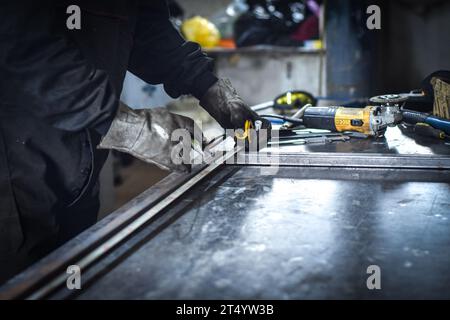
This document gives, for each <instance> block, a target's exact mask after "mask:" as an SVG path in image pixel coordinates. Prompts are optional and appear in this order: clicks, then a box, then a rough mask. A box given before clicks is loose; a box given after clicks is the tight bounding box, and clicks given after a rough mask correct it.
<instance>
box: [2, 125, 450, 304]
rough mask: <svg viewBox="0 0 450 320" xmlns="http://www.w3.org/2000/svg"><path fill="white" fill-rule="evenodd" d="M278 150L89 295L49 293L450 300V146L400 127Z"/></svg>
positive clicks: (232, 175)
mask: <svg viewBox="0 0 450 320" xmlns="http://www.w3.org/2000/svg"><path fill="white" fill-rule="evenodd" d="M294 148H299V149H294ZM278 151H280V152H281V154H283V153H285V155H281V156H280V155H278V157H277V161H279V165H280V166H279V168H278V169H277V170H276V172H273V173H272V174H269V175H267V174H264V173H265V171H264V170H262V169H263V168H266V167H264V165H263V164H262V163H261V162H259V161H258V160H257V161H253V162H251V163H246V164H242V165H239V164H237V165H223V166H220V167H219V168H218V169H217V170H215V171H214V172H212V173H211V174H210V175H209V176H208V177H207V178H205V179H203V180H201V181H200V182H199V183H198V184H196V185H195V186H193V187H192V188H190V189H189V190H188V191H187V192H186V193H184V194H183V195H182V196H181V197H180V198H179V199H177V201H175V202H173V203H172V204H171V205H170V206H168V207H166V208H164V209H163V210H161V212H160V213H159V214H158V215H156V216H155V217H154V218H152V219H151V221H149V223H147V224H146V225H145V226H144V227H143V228H141V229H139V230H138V232H135V233H133V235H132V236H130V237H129V238H127V239H126V241H124V242H123V243H121V244H120V245H119V246H117V247H116V248H114V249H113V250H111V251H109V252H108V253H107V254H105V256H103V257H102V259H100V260H99V261H98V262H97V263H96V264H94V265H92V266H90V267H89V268H88V269H87V270H83V273H82V277H83V278H82V281H83V289H82V290H79V291H69V290H67V289H65V288H64V287H63V288H61V289H59V290H57V291H55V292H53V293H52V294H51V295H49V296H48V297H50V298H67V297H71V298H78V299H158V298H164V299H178V298H180V299H222V298H226V299H246V298H249V299H253V298H256V299H310V298H447V299H448V298H450V271H449V270H448V267H449V266H450V220H449V218H450V170H449V168H450V147H449V146H448V145H446V144H445V143H444V142H440V141H437V142H436V141H434V140H431V139H426V138H423V139H420V140H414V139H412V138H410V137H408V136H407V135H405V134H404V132H403V133H402V131H401V130H400V129H399V128H390V129H389V130H388V133H387V135H386V138H385V139H378V140H375V141H374V140H352V141H350V142H342V143H333V144H327V145H314V146H313V145H310V146H295V147H291V148H282V149H280V150H278ZM305 151H308V152H309V153H306V154H305V153H302V152H305ZM314 151H315V152H318V153H312V152H314ZM367 153H369V154H367ZM327 161H329V162H327ZM193 175H194V176H195V173H193ZM189 178H190V177H188V176H180V175H171V176H169V177H168V180H167V179H166V180H165V181H163V182H162V183H161V184H159V185H157V186H155V187H153V188H150V189H149V190H147V191H146V192H145V193H144V194H143V195H141V196H139V197H137V198H136V199H135V200H134V201H133V203H132V204H130V205H129V206H126V207H125V208H122V209H120V210H118V212H116V213H114V214H113V215H112V216H110V217H108V218H106V219H105V220H104V221H102V222H100V223H99V224H98V225H97V226H94V227H93V228H91V229H90V230H88V231H86V232H85V233H83V234H82V235H80V236H79V237H77V238H76V239H75V240H73V241H71V242H69V243H68V244H66V245H65V246H64V247H63V248H60V249H59V250H57V251H56V252H54V253H53V254H51V255H50V256H49V257H47V258H45V259H43V260H42V261H41V262H39V263H38V264H37V265H36V266H34V267H32V268H30V269H29V270H27V271H26V272H25V273H24V274H22V275H20V276H18V277H17V278H16V279H14V280H13V281H11V282H10V283H9V284H8V285H7V286H6V291H5V292H8V290H9V292H14V291H15V289H16V288H17V287H19V288H20V286H24V284H26V283H27V281H28V283H29V282H30V281H32V280H31V279H33V278H32V275H33V271H34V272H35V274H36V273H40V274H42V273H44V274H45V270H48V269H49V268H50V267H52V268H54V267H55V266H56V265H57V264H58V263H60V262H61V261H63V262H64V261H67V262H71V261H72V262H73V259H71V258H70V252H73V251H74V250H75V251H76V249H77V248H78V247H79V246H82V247H83V246H84V247H85V248H84V249H86V250H88V249H89V246H93V245H94V244H95V241H97V240H98V239H99V238H100V237H101V236H102V237H103V236H104V234H105V233H102V232H103V231H104V230H105V229H111V228H110V227H108V226H109V225H110V224H111V223H114V221H117V220H118V219H124V218H123V217H124V215H126V213H127V212H128V211H131V210H135V209H136V208H137V207H139V210H146V209H147V208H148V207H149V206H151V205H153V202H155V201H159V198H157V197H156V196H155V194H163V193H162V190H166V191H167V190H169V189H171V188H169V186H171V185H174V184H176V181H178V183H181V182H182V181H180V180H183V179H184V180H183V181H186V180H188V179H189ZM172 189H173V188H172ZM169 191H170V190H169ZM152 197H153V198H152ZM150 198H152V199H151V201H150V200H149V199H150ZM144 202H146V203H145V204H143V203H144ZM92 239H95V241H94V240H92ZM86 243H88V244H89V245H88V244H86ZM79 253H80V252H78V253H77V254H79ZM67 255H69V256H67ZM58 259H59V260H58ZM57 262H58V263H57ZM61 263H62V262H61ZM371 265H376V266H379V267H380V270H381V290H369V289H368V288H367V285H366V280H367V278H368V277H369V274H367V268H368V267H369V266H371ZM49 266H50V267H49ZM63 267H64V266H63ZM33 269H34V270H33ZM0 291H1V290H0ZM19 291H20V290H19ZM19 291H17V290H16V292H19Z"/></svg>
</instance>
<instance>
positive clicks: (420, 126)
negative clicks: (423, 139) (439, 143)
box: [414, 122, 445, 139]
mask: <svg viewBox="0 0 450 320" xmlns="http://www.w3.org/2000/svg"><path fill="white" fill-rule="evenodd" d="M414 132H415V133H417V134H419V135H421V136H427V137H433V138H437V139H445V133H444V131H441V130H438V129H435V128H433V127H432V126H430V125H429V124H426V123H422V122H419V123H417V124H416V125H415V126H414Z"/></svg>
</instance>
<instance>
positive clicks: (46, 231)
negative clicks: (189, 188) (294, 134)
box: [0, 0, 258, 283]
mask: <svg viewBox="0 0 450 320" xmlns="http://www.w3.org/2000/svg"><path fill="white" fill-rule="evenodd" d="M74 4H75V5H78V6H79V7H80V8H81V29H79V30H78V29H74V30H69V29H68V28H67V25H66V20H67V18H68V17H69V14H67V13H66V10H67V7H68V6H69V5H74ZM127 70H129V71H130V72H132V73H134V74H135V75H136V76H138V77H139V78H141V79H143V80H144V81H146V82H148V83H151V84H159V83H162V84H164V88H165V90H166V92H167V93H168V94H169V95H170V96H171V97H173V98H176V97H179V96H180V95H183V94H192V95H193V96H195V97H196V98H198V99H199V100H200V104H201V105H202V107H203V108H205V109H206V110H207V111H208V112H209V113H210V114H211V115H212V116H213V117H214V118H215V119H216V120H217V121H218V122H219V124H221V125H222V127H224V128H234V129H235V128H242V127H243V126H244V123H245V120H247V119H248V120H253V121H254V120H256V119H258V116H257V115H256V114H255V113H254V112H253V111H251V109H250V108H248V106H246V105H245V104H244V103H243V102H242V100H241V99H240V98H239V96H237V94H236V92H235V90H234V89H233V88H232V87H231V85H230V83H229V82H227V81H225V80H222V79H217V78H216V77H215V76H214V75H213V73H212V72H211V61H210V59H209V58H208V57H206V55H205V54H204V53H203V52H202V51H201V48H200V47H199V46H198V45H197V44H195V43H192V42H186V41H185V40H184V39H183V38H182V37H181V36H180V34H179V33H178V32H177V31H176V30H175V29H174V27H173V26H172V24H171V22H170V21H169V12H168V9H167V4H166V3H165V1H163V0H148V1H138V0H135V1H128V0H127V1H114V0H108V1H106V0H105V1H98V0H97V1H95V0H91V1H87V0H86V1H70V2H67V3H65V2H64V1H20V0H14V1H10V0H7V1H2V2H1V3H0V76H1V78H0V283H1V282H3V281H5V280H6V279H8V278H9V277H11V276H12V275H14V274H15V273H17V272H18V271H20V270H22V269H23V268H25V267H26V266H27V265H29V264H30V263H32V262H34V261H36V260H37V259H39V258H40V257H42V256H43V255H45V254H46V253H48V252H49V251H50V250H52V249H54V248H55V247H56V246H58V245H60V244H61V243H63V242H64V241H66V240H68V239H70V238H71V237H73V236H74V235H76V234H78V233H79V232H81V231H82V230H84V229H86V228H87V227H89V226H90V225H92V224H93V223H95V221H96V215H97V211H98V208H99V195H98V190H99V188H98V175H99V171H100V169H101V168H102V165H103V163H104V161H105V159H106V157H107V155H108V150H106V149H99V148H97V146H98V145H99V144H100V142H101V141H104V143H103V144H104V145H103V147H105V148H115V149H118V150H122V151H130V153H131V154H135V155H136V154H138V155H139V154H140V155H141V158H143V159H144V160H148V161H149V162H153V163H156V164H160V165H161V166H162V167H166V168H168V169H173V167H171V166H170V161H168V160H167V159H169V160H170V152H171V151H172V147H173V146H172V144H171V143H170V141H167V139H166V140H164V139H162V138H161V136H158V132H156V131H157V130H155V131H152V130H149V128H156V126H158V128H161V127H163V128H166V129H169V128H170V129H176V128H188V127H189V128H192V123H191V122H189V120H188V119H185V118H183V117H178V116H175V115H172V114H170V113H168V112H167V111H165V110H161V109H159V110H157V111H152V109H150V110H148V111H145V112H134V111H133V110H131V109H129V108H127V107H126V106H123V105H121V104H120V102H119V94H120V92H121V89H122V82H123V79H124V76H125V72H126V71H127ZM119 104H120V105H121V107H120V108H119ZM119 109H120V111H118V110H119ZM152 112H153V113H152ZM118 115H120V116H118ZM130 119H131V121H130ZM116 122H117V123H116ZM128 124H129V126H128V127H126V126H127V125H128ZM124 125H125V127H124ZM134 125H138V126H140V127H139V128H137V129H138V130H139V132H141V131H142V130H143V129H145V128H147V131H146V132H144V133H143V134H142V132H141V136H140V138H141V139H142V137H144V138H146V139H147V140H145V141H144V142H145V143H142V141H141V146H140V148H141V150H137V151H138V152H133V151H136V150H133V145H134V144H135V142H136V139H137V137H136V136H133V135H136V132H137V131H138V130H137V129H136V128H135V127H133V126H134ZM144 131H145V130H144ZM169 139H170V138H169ZM119 140H120V141H119ZM147 142H148V143H147ZM117 145H119V146H117ZM101 147H102V146H101ZM142 148H144V149H145V150H144V151H143V152H142V150H143V149H142ZM139 152H140V153H139Z"/></svg>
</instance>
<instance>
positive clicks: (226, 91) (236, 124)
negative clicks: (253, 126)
mask: <svg viewBox="0 0 450 320" xmlns="http://www.w3.org/2000/svg"><path fill="white" fill-rule="evenodd" d="M200 105H201V106H202V107H203V108H204V109H205V110H206V111H207V112H208V113H209V114H210V115H211V116H212V117H213V118H214V119H216V121H217V122H218V123H219V124H220V125H221V126H222V127H223V128H225V129H243V128H244V126H245V121H246V120H250V121H252V123H254V122H255V121H256V120H260V121H261V122H262V127H261V128H262V129H270V128H271V125H270V121H268V120H266V119H263V118H261V117H259V116H258V114H257V113H256V112H255V111H253V110H252V109H250V107H249V106H247V104H246V103H245V102H244V101H243V100H242V99H241V97H239V95H238V94H237V92H236V90H235V89H234V88H233V86H232V85H231V82H230V80H228V79H219V80H218V81H217V82H216V83H215V84H214V85H213V86H212V87H211V88H209V89H208V91H207V92H206V93H205V94H204V95H203V97H202V98H201V99H200Z"/></svg>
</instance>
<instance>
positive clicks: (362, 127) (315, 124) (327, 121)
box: [302, 106, 380, 136]
mask: <svg viewBox="0 0 450 320" xmlns="http://www.w3.org/2000/svg"><path fill="white" fill-rule="evenodd" d="M376 108H377V107H371V106H368V107H365V108H347V107H339V106H329V107H310V108H307V109H306V110H305V112H304V115H303V117H302V119H303V125H304V126H305V127H307V128H318V129H326V130H331V131H335V132H345V131H356V132H360V133H364V134H367V135H371V136H374V135H378V134H379V133H380V132H379V128H378V122H377V121H379V120H378V119H375V117H376V114H377V112H378V110H376Z"/></svg>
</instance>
